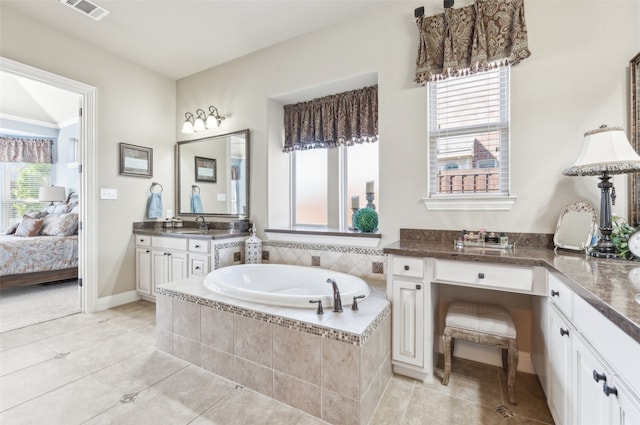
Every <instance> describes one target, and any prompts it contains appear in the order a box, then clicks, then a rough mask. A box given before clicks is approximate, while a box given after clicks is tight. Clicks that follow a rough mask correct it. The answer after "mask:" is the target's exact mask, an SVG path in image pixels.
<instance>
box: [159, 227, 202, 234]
mask: <svg viewBox="0 0 640 425" xmlns="http://www.w3.org/2000/svg"><path fill="white" fill-rule="evenodd" d="M165 230H166V231H167V232H170V233H195V234H198V233H201V234H205V233H207V231H206V230H200V229H193V228H187V229H180V228H170V229H165Z"/></svg>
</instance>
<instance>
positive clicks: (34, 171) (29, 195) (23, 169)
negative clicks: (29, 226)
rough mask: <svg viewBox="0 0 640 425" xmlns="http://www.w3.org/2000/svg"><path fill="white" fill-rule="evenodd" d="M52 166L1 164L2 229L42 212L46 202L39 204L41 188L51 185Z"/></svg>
mask: <svg viewBox="0 0 640 425" xmlns="http://www.w3.org/2000/svg"><path fill="white" fill-rule="evenodd" d="M52 168H53V167H52V165H51V164H31V163H25V162H0V174H1V175H2V185H1V186H0V203H1V207H0V229H5V228H7V227H8V226H9V225H11V224H12V223H15V222H16V221H18V220H19V219H21V218H22V216H23V215H24V214H25V213H27V212H29V211H33V210H39V211H42V210H44V209H45V208H46V207H47V203H46V202H38V194H39V191H40V186H48V185H50V184H51V174H52Z"/></svg>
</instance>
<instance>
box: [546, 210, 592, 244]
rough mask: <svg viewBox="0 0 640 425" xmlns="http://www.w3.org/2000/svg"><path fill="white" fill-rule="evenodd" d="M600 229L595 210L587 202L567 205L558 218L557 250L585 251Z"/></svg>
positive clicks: (554, 236)
mask: <svg viewBox="0 0 640 425" xmlns="http://www.w3.org/2000/svg"><path fill="white" fill-rule="evenodd" d="M597 228H598V216H597V214H596V210H595V208H593V206H592V205H591V204H588V203H586V202H576V203H575V204H570V205H567V207H566V208H565V209H564V210H563V211H562V212H561V213H560V217H558V224H557V225H556V232H555V233H554V234H553V245H554V246H555V249H556V250H557V249H558V248H564V249H570V250H573V251H584V250H585V249H586V248H587V247H588V246H589V245H591V240H592V238H593V235H594V234H595V232H596V229H597Z"/></svg>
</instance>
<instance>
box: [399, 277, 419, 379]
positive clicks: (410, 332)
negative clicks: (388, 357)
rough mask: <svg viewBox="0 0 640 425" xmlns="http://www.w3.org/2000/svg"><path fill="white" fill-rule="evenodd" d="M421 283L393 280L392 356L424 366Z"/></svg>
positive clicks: (401, 360)
mask: <svg viewBox="0 0 640 425" xmlns="http://www.w3.org/2000/svg"><path fill="white" fill-rule="evenodd" d="M423 287H424V284H423V283H422V282H419V283H416V282H407V281H403V280H398V279H394V280H393V298H392V299H393V310H392V312H393V323H394V326H395V332H393V344H392V347H393V359H394V360H396V361H400V362H404V363H408V364H411V365H414V366H418V367H422V366H423V365H424V338H425V332H424V296H423V293H424V289H423Z"/></svg>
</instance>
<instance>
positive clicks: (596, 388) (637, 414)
mask: <svg viewBox="0 0 640 425" xmlns="http://www.w3.org/2000/svg"><path fill="white" fill-rule="evenodd" d="M544 302H547V303H548V306H549V308H548V309H547V317H546V318H544V317H543V318H542V319H543V320H545V319H546V321H547V325H548V326H547V328H546V329H547V332H546V335H545V336H544V343H545V344H546V353H547V358H546V376H547V380H546V382H543V387H544V389H545V392H546V394H547V402H548V404H549V409H550V411H551V413H552V415H553V418H554V421H555V423H556V424H558V425H584V424H598V425H613V424H615V425H621V424H627V425H635V424H640V403H639V401H638V398H637V394H638V391H639V389H640V380H638V378H639V377H640V371H638V367H637V359H638V358H640V357H639V356H640V344H638V343H637V342H635V341H633V340H632V339H631V338H630V337H629V336H628V335H626V334H625V333H624V332H622V331H621V330H620V329H619V328H618V327H617V326H615V325H614V324H613V323H611V322H610V321H609V320H608V319H606V318H605V317H604V316H603V315H602V314H600V312H598V311H597V310H596V309H595V308H593V307H592V306H591V305H589V304H588V303H587V302H586V301H585V300H584V299H582V298H581V297H580V296H578V295H576V294H574V293H573V291H572V290H571V289H569V288H568V287H567V286H566V285H565V284H563V283H562V282H561V281H560V278H559V277H558V276H557V275H556V274H555V273H550V274H549V297H548V299H547V300H546V301H544Z"/></svg>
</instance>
